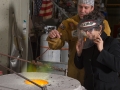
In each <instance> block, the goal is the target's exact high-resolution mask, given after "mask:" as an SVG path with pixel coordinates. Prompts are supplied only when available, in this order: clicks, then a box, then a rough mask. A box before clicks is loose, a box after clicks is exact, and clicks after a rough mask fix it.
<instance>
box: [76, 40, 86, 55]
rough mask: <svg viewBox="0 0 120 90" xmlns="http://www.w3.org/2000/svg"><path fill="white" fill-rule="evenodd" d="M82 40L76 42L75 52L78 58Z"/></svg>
mask: <svg viewBox="0 0 120 90" xmlns="http://www.w3.org/2000/svg"><path fill="white" fill-rule="evenodd" d="M83 43H84V41H83V40H78V41H77V43H76V51H77V55H78V56H80V55H81V53H82V49H83Z"/></svg>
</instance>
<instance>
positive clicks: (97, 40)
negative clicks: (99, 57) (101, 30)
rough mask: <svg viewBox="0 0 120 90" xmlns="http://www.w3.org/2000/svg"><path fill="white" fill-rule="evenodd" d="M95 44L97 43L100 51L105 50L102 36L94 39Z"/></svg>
mask: <svg viewBox="0 0 120 90" xmlns="http://www.w3.org/2000/svg"><path fill="white" fill-rule="evenodd" d="M94 43H96V45H97V47H98V50H99V51H100V52H101V51H102V50H103V40H102V38H101V37H100V35H98V37H97V38H96V39H94Z"/></svg>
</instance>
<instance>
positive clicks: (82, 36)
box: [77, 28, 94, 49]
mask: <svg viewBox="0 0 120 90" xmlns="http://www.w3.org/2000/svg"><path fill="white" fill-rule="evenodd" d="M93 30H94V28H92V29H90V30H87V29H86V30H80V29H78V30H77V34H78V41H80V42H81V43H82V42H84V44H83V49H87V48H89V47H91V46H93V45H94V42H93V40H90V39H89V38H88V36H87V32H90V33H91V32H92V31H93Z"/></svg>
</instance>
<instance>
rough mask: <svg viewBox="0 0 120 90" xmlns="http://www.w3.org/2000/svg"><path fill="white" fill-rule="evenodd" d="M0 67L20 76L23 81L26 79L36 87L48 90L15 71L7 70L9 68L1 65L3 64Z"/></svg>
mask: <svg viewBox="0 0 120 90" xmlns="http://www.w3.org/2000/svg"><path fill="white" fill-rule="evenodd" d="M0 66H1V67H3V68H5V69H7V70H8V71H10V72H13V73H15V74H16V75H18V76H20V77H21V78H23V79H25V80H28V81H29V82H31V83H33V84H34V85H36V86H38V87H39V88H41V89H42V90H47V87H46V86H40V85H38V84H37V83H35V82H33V81H31V80H30V79H28V78H26V77H24V76H23V75H21V74H19V73H17V72H15V71H13V70H12V69H10V68H7V67H5V66H3V65H1V64H0Z"/></svg>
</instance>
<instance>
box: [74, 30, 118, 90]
mask: <svg viewBox="0 0 120 90" xmlns="http://www.w3.org/2000/svg"><path fill="white" fill-rule="evenodd" d="M101 37H102V39H103V41H104V45H103V47H104V49H103V50H102V51H101V52H99V51H98V48H97V46H96V45H93V46H92V47H90V48H88V49H83V51H82V54H81V56H80V57H78V56H77V54H76V55H75V59H74V63H75V66H76V67H77V68H79V69H82V68H83V67H84V69H85V78H84V81H85V82H84V86H85V88H86V89H87V90H120V79H119V77H118V72H120V42H119V41H118V40H117V39H113V38H111V37H108V36H107V35H106V34H105V33H104V32H103V33H102V35H101Z"/></svg>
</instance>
